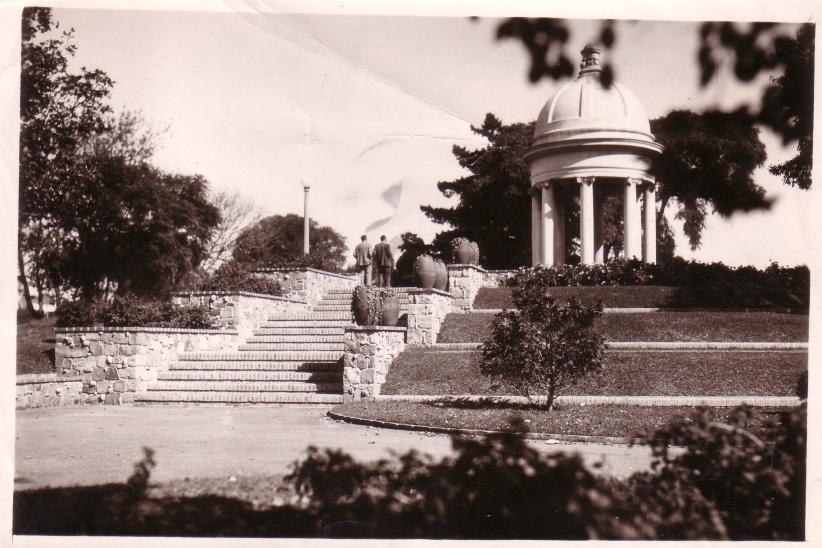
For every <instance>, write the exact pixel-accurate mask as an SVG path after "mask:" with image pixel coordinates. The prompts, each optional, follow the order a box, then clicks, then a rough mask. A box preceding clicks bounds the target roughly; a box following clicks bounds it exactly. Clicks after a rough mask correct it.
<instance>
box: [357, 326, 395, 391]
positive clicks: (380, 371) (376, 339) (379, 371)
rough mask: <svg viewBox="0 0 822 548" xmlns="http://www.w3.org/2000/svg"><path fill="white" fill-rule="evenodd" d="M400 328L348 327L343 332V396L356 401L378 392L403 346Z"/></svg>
mask: <svg viewBox="0 0 822 548" xmlns="http://www.w3.org/2000/svg"><path fill="white" fill-rule="evenodd" d="M405 336H406V330H405V329H404V328H402V327H382V326H374V327H351V328H347V329H346V331H345V354H344V355H343V395H344V398H345V401H358V400H361V399H363V398H372V397H374V396H377V395H379V393H380V389H381V387H382V385H383V384H384V383H385V377H386V375H388V370H389V369H390V367H391V363H392V362H393V361H394V360H395V359H396V357H397V356H399V355H400V352H402V351H403V350H404V349H405Z"/></svg>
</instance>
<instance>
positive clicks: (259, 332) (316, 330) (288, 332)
mask: <svg viewBox="0 0 822 548" xmlns="http://www.w3.org/2000/svg"><path fill="white" fill-rule="evenodd" d="M346 325H350V324H346ZM344 333H345V329H344V328H343V327H260V328H259V329H255V330H254V336H255V337H260V336H275V335H280V336H292V337H296V336H300V337H305V336H309V337H313V336H318V335H339V336H342V335H343V334H344Z"/></svg>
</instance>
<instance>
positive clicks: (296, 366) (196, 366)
mask: <svg viewBox="0 0 822 548" xmlns="http://www.w3.org/2000/svg"><path fill="white" fill-rule="evenodd" d="M169 371H295V372H296V371H298V372H305V373H315V372H319V371H333V372H337V373H338V374H340V373H341V372H342V366H341V365H340V363H339V362H337V361H327V362H302V361H291V362H289V361H278V362H272V361H253V360H212V361H208V360H193V361H179V362H177V363H174V364H172V365H171V367H169Z"/></svg>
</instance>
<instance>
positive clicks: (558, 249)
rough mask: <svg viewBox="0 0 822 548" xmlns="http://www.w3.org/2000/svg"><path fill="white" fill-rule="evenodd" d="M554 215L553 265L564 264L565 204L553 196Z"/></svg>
mask: <svg viewBox="0 0 822 548" xmlns="http://www.w3.org/2000/svg"><path fill="white" fill-rule="evenodd" d="M554 202H555V205H556V217H555V219H554V265H555V266H559V265H562V264H565V204H563V203H561V202H560V201H559V200H557V199H556V196H554Z"/></svg>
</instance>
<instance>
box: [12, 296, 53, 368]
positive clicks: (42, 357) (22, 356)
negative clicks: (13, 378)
mask: <svg viewBox="0 0 822 548" xmlns="http://www.w3.org/2000/svg"><path fill="white" fill-rule="evenodd" d="M55 321H56V317H55V316H50V317H47V318H43V319H41V320H35V319H33V318H32V317H31V316H29V314H28V312H26V311H25V310H18V311H17V374H18V375H21V374H24V373H52V372H54V322H55Z"/></svg>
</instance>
